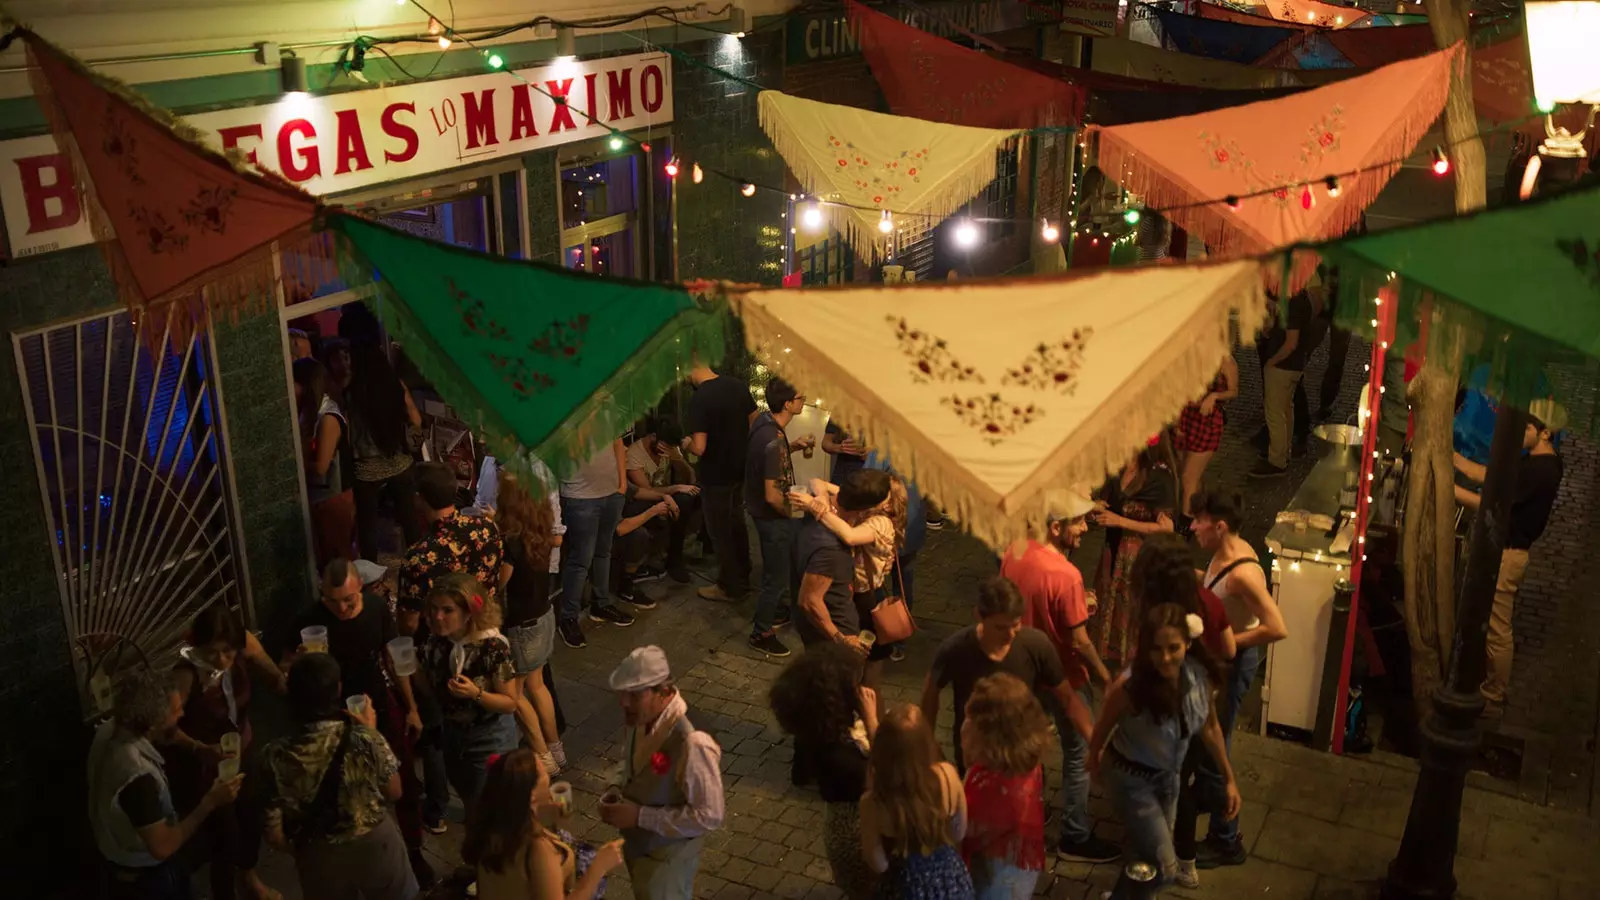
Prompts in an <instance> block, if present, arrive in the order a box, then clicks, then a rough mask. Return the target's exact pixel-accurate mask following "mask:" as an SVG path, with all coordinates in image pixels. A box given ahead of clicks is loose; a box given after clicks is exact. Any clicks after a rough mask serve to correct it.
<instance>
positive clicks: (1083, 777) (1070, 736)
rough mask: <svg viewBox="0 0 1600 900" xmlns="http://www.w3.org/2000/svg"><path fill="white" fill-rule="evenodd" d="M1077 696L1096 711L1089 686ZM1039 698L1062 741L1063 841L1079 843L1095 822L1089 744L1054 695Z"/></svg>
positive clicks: (1092, 830)
mask: <svg viewBox="0 0 1600 900" xmlns="http://www.w3.org/2000/svg"><path fill="white" fill-rule="evenodd" d="M1078 696H1079V697H1081V698H1082V699H1083V705H1084V706H1087V707H1089V709H1091V710H1092V709H1094V701H1093V699H1092V697H1093V695H1092V694H1091V693H1090V692H1089V686H1088V685H1084V686H1083V687H1081V688H1078ZM1039 698H1040V699H1041V700H1043V701H1044V708H1045V710H1046V711H1047V712H1049V713H1050V717H1051V718H1052V719H1055V722H1056V734H1057V735H1059V736H1060V738H1061V840H1062V841H1063V842H1070V843H1074V844H1076V843H1079V842H1082V841H1086V840H1088V839H1089V837H1090V836H1091V835H1092V834H1093V833H1094V821H1093V820H1092V819H1090V818H1089V767H1088V761H1089V742H1088V741H1086V740H1084V738H1083V735H1081V734H1079V733H1078V729H1076V728H1074V727H1073V725H1072V722H1071V721H1070V720H1069V719H1068V718H1067V711H1066V710H1064V709H1062V708H1061V701H1060V700H1057V699H1056V698H1055V695H1053V694H1040V695H1039Z"/></svg>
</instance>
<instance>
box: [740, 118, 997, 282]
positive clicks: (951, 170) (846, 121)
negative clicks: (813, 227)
mask: <svg viewBox="0 0 1600 900" xmlns="http://www.w3.org/2000/svg"><path fill="white" fill-rule="evenodd" d="M758 106H759V108H760V112H761V127H762V128H763V129H764V130H765V131H766V132H767V137H769V138H771V139H772V145H773V146H774V147H776V148H777V150H778V155H779V156H781V157H783V161H784V162H786V163H788V164H789V171H791V172H793V173H794V176H795V178H797V179H799V181H800V183H801V184H802V185H804V186H805V190H806V192H807V193H809V194H813V195H815V196H817V197H819V198H821V199H822V200H824V201H833V202H836V203H841V204H847V205H845V206H835V205H831V204H830V203H826V202H825V203H824V204H823V207H822V211H823V213H824V215H825V216H826V217H827V221H828V224H829V225H831V226H832V227H833V229H834V230H836V231H838V232H839V233H840V234H842V235H844V237H845V240H847V241H849V242H850V244H851V245H852V246H853V247H855V248H856V250H857V251H858V252H859V253H861V254H862V255H863V256H867V255H869V253H870V252H874V251H875V252H876V253H877V254H878V255H880V256H882V255H884V253H885V251H886V250H888V249H889V247H890V246H891V239H892V238H893V237H894V236H895V233H897V232H898V231H899V230H902V229H908V228H912V227H913V226H917V225H921V224H927V225H929V226H931V225H934V224H937V223H938V221H939V220H941V219H943V218H944V217H946V216H948V215H950V214H951V213H953V212H955V211H956V210H957V209H960V208H961V206H962V204H964V203H966V202H967V201H968V200H971V199H972V198H973V197H975V196H977V194H978V192H979V191H981V190H983V189H984V187H986V186H987V185H988V184H989V182H991V181H993V180H994V177H995V152H996V151H997V150H999V149H1000V147H1001V146H1002V145H1003V144H1005V143H1006V142H1007V141H1009V140H1012V139H1014V138H1015V137H1016V136H1017V134H1018V132H1016V131H1010V130H1005V129H997V128H969V127H966V126H963V125H945V124H942V123H939V122H927V121H924V120H922V119H911V118H907V117H905V116H891V115H888V114H886V113H878V112H871V111H869V110H865V109H856V108H854V107H850V106H839V105H836V104H833V103H819V102H817V101H815V100H803V99H801V98H799V97H790V96H789V95H787V94H783V93H780V92H778V91H762V92H761V95H760V97H759V98H758ZM851 207H860V208H859V209H855V208H851ZM884 210H890V211H891V212H893V213H906V214H907V215H902V216H898V217H896V218H895V229H896V232H895V233H890V234H885V233H884V232H883V231H881V230H880V229H879V227H878V226H879V222H880V220H881V218H882V215H883V211H884ZM916 230H919V231H920V230H921V229H920V228H918V229H916Z"/></svg>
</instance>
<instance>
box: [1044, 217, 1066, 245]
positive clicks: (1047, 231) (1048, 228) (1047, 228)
mask: <svg viewBox="0 0 1600 900" xmlns="http://www.w3.org/2000/svg"><path fill="white" fill-rule="evenodd" d="M1039 236H1040V237H1042V238H1044V242H1045V243H1046V244H1054V243H1055V242H1056V241H1058V240H1060V239H1061V229H1059V228H1057V227H1056V226H1054V225H1051V224H1050V220H1049V219H1045V220H1044V224H1043V227H1041V228H1040V229H1039Z"/></svg>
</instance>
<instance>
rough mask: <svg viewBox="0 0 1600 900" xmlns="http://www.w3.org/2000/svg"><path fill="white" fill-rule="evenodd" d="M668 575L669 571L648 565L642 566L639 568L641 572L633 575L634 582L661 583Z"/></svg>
mask: <svg viewBox="0 0 1600 900" xmlns="http://www.w3.org/2000/svg"><path fill="white" fill-rule="evenodd" d="M666 575H667V570H666V569H662V568H658V567H656V566H652V565H649V564H646V565H642V566H640V567H639V571H637V572H635V573H633V580H634V581H660V580H661V579H662V578H665V577H666Z"/></svg>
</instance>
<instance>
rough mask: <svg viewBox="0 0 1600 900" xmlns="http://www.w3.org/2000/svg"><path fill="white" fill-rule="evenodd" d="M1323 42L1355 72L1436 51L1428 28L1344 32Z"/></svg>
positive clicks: (1406, 27)
mask: <svg viewBox="0 0 1600 900" xmlns="http://www.w3.org/2000/svg"><path fill="white" fill-rule="evenodd" d="M1323 38H1325V39H1326V40H1327V41H1328V42H1329V43H1331V44H1333V46H1335V47H1337V48H1338V49H1339V52H1340V53H1343V54H1344V57H1345V59H1348V60H1350V62H1351V64H1352V65H1354V66H1355V67H1356V68H1358V69H1376V68H1377V67H1379V66H1386V65H1388V64H1389V63H1392V62H1399V61H1400V60H1402V59H1412V58H1414V57H1418V56H1422V55H1424V54H1427V53H1432V52H1433V51H1434V50H1436V49H1438V46H1437V45H1436V44H1434V42H1433V30H1432V28H1430V27H1429V26H1427V25H1400V26H1397V27H1393V28H1354V29H1344V30H1341V31H1329V32H1326V33H1325V34H1323Z"/></svg>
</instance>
